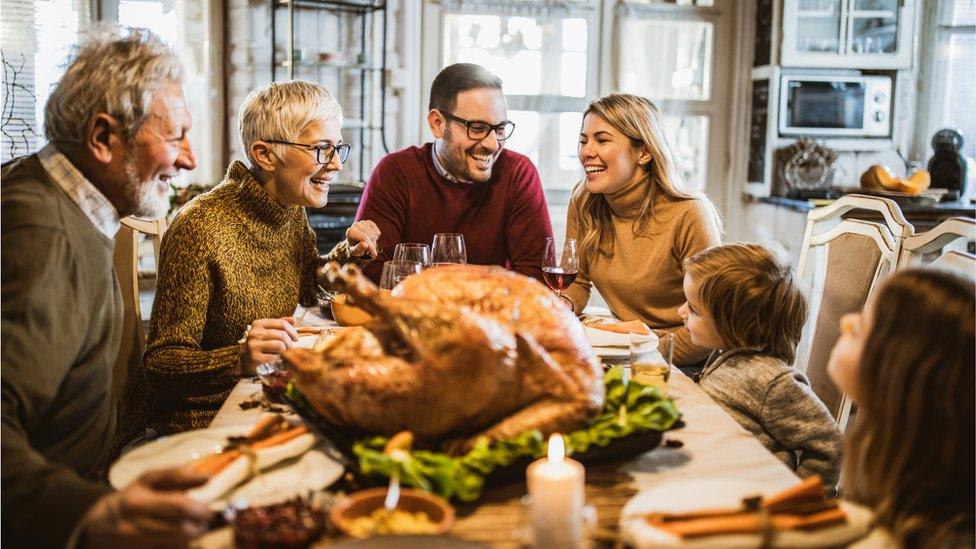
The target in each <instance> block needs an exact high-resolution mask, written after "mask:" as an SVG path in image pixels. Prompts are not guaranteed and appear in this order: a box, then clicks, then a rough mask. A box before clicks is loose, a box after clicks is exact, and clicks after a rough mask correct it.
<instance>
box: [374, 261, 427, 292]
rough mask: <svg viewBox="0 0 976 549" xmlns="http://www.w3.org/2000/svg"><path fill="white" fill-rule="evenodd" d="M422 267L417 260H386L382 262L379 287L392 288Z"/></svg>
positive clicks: (382, 288)
mask: <svg viewBox="0 0 976 549" xmlns="http://www.w3.org/2000/svg"><path fill="white" fill-rule="evenodd" d="M422 269H423V266H422V265H421V264H420V263H419V262H417V261H387V262H386V263H384V264H383V273H382V274H381V275H380V289H381V290H392V289H393V288H395V287H396V285H397V284H399V283H400V282H401V281H402V280H403V279H405V278H407V277H408V276H410V275H415V274H417V273H419V272H420V271H421V270H422Z"/></svg>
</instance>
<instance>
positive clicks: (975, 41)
mask: <svg viewBox="0 0 976 549" xmlns="http://www.w3.org/2000/svg"><path fill="white" fill-rule="evenodd" d="M935 10H936V11H935V13H934V17H933V19H932V21H933V25H932V27H931V28H932V36H931V38H932V42H931V43H932V46H933V47H932V48H931V50H930V51H931V67H932V68H931V71H932V72H931V75H930V76H929V77H928V78H925V80H927V81H928V82H933V83H934V82H939V83H940V84H939V85H932V86H930V87H926V88H925V89H927V90H928V96H927V97H925V98H924V101H925V102H927V107H928V116H927V121H926V123H924V124H920V126H921V127H923V128H925V133H924V134H922V135H917V136H916V139H917V140H918V143H916V150H917V151H919V152H920V154H921V157H922V158H929V157H930V156H931V155H932V148H931V145H930V141H931V139H932V135H933V134H934V133H935V132H936V131H937V130H939V129H940V128H946V127H950V128H958V129H959V130H961V131H962V135H963V139H964V140H965V143H964V144H963V148H962V150H961V151H960V153H961V154H963V155H964V156H965V157H966V161H967V163H968V164H969V169H968V176H967V177H968V179H969V185H968V194H969V197H970V198H973V197H976V173H974V172H976V2H973V0H941V1H940V2H938V3H937V6H936V7H935Z"/></svg>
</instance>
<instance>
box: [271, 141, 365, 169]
mask: <svg viewBox="0 0 976 549" xmlns="http://www.w3.org/2000/svg"><path fill="white" fill-rule="evenodd" d="M261 141H264V142H265V143H277V144H279V145H291V146H293V147H302V148H305V149H308V150H310V151H315V162H317V163H318V164H328V163H329V162H332V159H333V158H334V157H335V154H336V153H339V163H340V164H345V163H346V160H348V159H349V151H351V150H352V145H350V144H349V143H343V144H342V145H333V144H332V143H326V144H325V145H308V144H306V143H292V142H291V141H273V140H270V139H262V140H261Z"/></svg>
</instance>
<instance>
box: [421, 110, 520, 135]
mask: <svg viewBox="0 0 976 549" xmlns="http://www.w3.org/2000/svg"><path fill="white" fill-rule="evenodd" d="M438 112H440V113H441V114H442V115H444V118H446V119H448V120H453V121H455V122H457V123H458V124H464V127H465V128H466V129H467V130H468V139H473V140H475V141H481V140H482V139H484V138H486V137H488V134H489V133H491V132H495V139H497V140H498V141H505V140H506V139H508V138H509V137H512V132H514V131H515V122H512V121H511V120H506V121H504V122H500V123H498V124H495V125H491V124H489V123H487V122H481V121H480V120H465V119H464V118H461V117H460V116H454V115H453V114H451V113H449V112H443V111H438Z"/></svg>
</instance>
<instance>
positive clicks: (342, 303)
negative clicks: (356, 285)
mask: <svg viewBox="0 0 976 549" xmlns="http://www.w3.org/2000/svg"><path fill="white" fill-rule="evenodd" d="M332 318H334V319H335V321H336V322H337V323H338V324H339V326H362V325H364V324H366V323H367V322H369V321H370V320H372V319H373V315H371V314H369V313H367V312H366V311H364V310H362V309H360V308H359V307H355V306H353V305H350V304H349V296H348V295H346V294H339V295H337V296H335V297H333V298H332Z"/></svg>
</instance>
